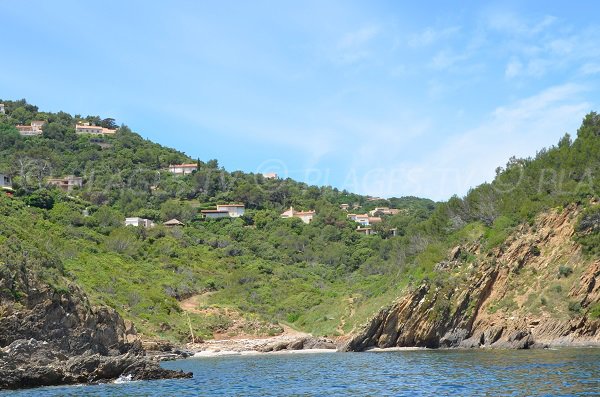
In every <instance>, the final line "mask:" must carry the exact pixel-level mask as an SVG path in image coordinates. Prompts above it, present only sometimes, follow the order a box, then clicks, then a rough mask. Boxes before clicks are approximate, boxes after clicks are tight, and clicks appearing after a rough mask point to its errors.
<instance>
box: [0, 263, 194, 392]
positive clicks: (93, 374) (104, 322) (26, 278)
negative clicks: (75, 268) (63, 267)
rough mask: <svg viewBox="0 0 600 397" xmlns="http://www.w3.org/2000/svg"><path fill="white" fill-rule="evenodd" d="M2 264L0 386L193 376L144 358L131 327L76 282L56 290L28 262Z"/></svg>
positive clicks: (11, 386) (7, 387) (16, 386)
mask: <svg viewBox="0 0 600 397" xmlns="http://www.w3.org/2000/svg"><path fill="white" fill-rule="evenodd" d="M0 259H6V258H0ZM8 260H9V261H10V260H11V258H8ZM0 262H1V261H0ZM0 265H1V266H2V267H3V269H2V277H0V298H1V300H0V389H14V388H21V387H34V386H43V385H58V384H72V383H92V382H100V381H109V380H114V379H117V378H118V377H120V376H127V377H128V378H131V379H158V378H182V377H190V376H191V374H186V373H182V372H175V371H168V370H164V369H162V368H161V367H160V366H159V364H158V362H157V361H154V360H151V359H149V358H147V357H145V355H144V352H143V350H142V349H141V345H140V343H139V341H137V339H136V337H135V329H134V328H133V326H132V325H131V324H127V323H126V322H125V321H124V320H123V319H122V318H121V317H120V316H119V314H118V313H117V312H115V311H114V310H113V309H111V308H107V307H92V306H91V305H90V303H89V301H88V300H87V298H86V296H85V295H84V294H83V293H82V292H81V290H80V289H79V288H78V287H77V286H75V285H72V284H67V285H68V287H67V288H63V289H62V290H60V291H57V290H56V289H55V288H53V287H51V286H50V285H49V284H48V283H47V282H44V281H41V278H40V274H39V273H37V272H32V271H31V269H28V268H27V267H26V266H18V265H15V263H0Z"/></svg>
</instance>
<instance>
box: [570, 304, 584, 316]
mask: <svg viewBox="0 0 600 397" xmlns="http://www.w3.org/2000/svg"><path fill="white" fill-rule="evenodd" d="M569 311H570V312H571V313H574V314H576V313H579V312H581V304H580V303H579V302H569Z"/></svg>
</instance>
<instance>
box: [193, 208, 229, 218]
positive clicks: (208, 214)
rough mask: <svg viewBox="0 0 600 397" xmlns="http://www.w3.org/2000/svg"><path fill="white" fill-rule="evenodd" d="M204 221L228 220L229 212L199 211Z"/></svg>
mask: <svg viewBox="0 0 600 397" xmlns="http://www.w3.org/2000/svg"><path fill="white" fill-rule="evenodd" d="M200 213H201V214H202V215H204V217H205V218H206V219H219V218H229V212H227V211H219V210H202V211H200Z"/></svg>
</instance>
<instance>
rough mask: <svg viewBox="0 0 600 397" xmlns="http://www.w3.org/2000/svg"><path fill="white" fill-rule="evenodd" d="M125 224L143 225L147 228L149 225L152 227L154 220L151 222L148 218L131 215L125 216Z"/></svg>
mask: <svg viewBox="0 0 600 397" xmlns="http://www.w3.org/2000/svg"><path fill="white" fill-rule="evenodd" d="M125 226H135V227H144V228H146V229H149V228H151V227H154V226H155V225H154V222H152V221H151V220H150V219H144V218H137V217H133V218H125Z"/></svg>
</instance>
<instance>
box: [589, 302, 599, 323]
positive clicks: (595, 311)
mask: <svg viewBox="0 0 600 397" xmlns="http://www.w3.org/2000/svg"><path fill="white" fill-rule="evenodd" d="M588 316H589V318H591V319H599V318H600V302H596V303H594V304H593V305H592V306H590V311H589V312H588Z"/></svg>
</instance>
